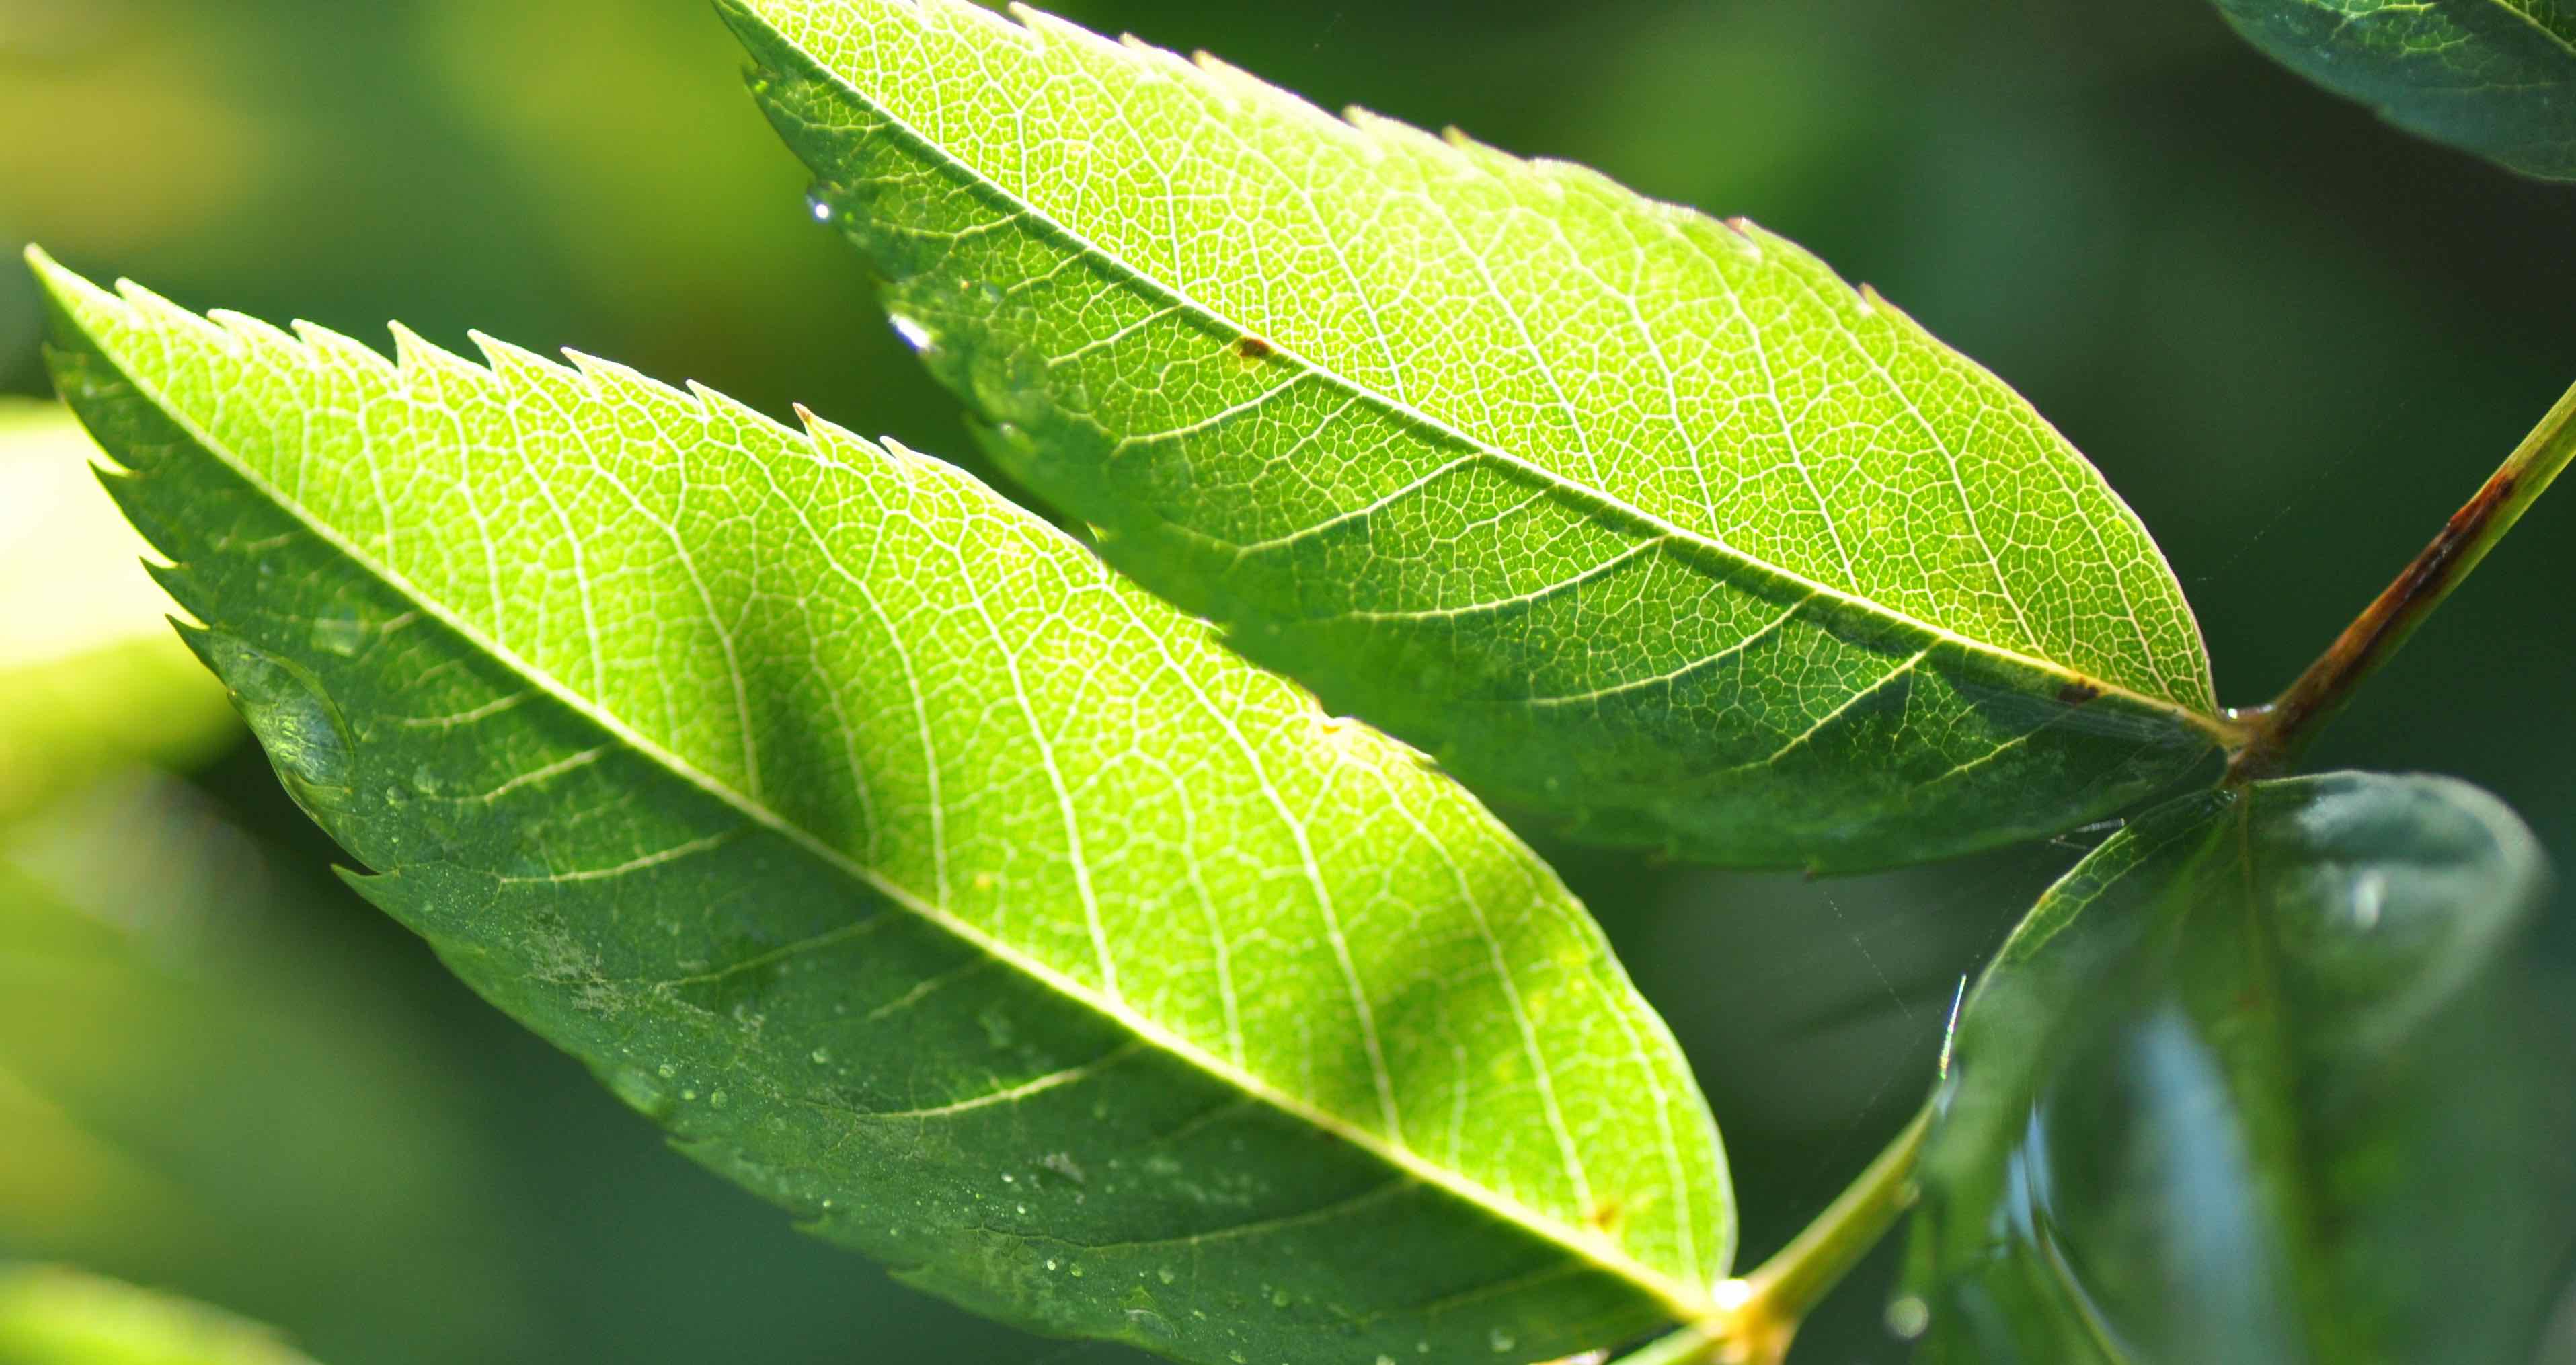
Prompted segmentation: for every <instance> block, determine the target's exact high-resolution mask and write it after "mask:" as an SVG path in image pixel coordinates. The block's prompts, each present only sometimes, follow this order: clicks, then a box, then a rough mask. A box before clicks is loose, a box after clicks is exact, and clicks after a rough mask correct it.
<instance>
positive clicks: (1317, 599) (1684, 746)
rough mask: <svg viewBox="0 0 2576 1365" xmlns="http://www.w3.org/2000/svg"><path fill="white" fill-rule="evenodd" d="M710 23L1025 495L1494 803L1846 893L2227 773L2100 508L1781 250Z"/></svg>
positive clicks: (1857, 293)
mask: <svg viewBox="0 0 2576 1365" xmlns="http://www.w3.org/2000/svg"><path fill="white" fill-rule="evenodd" d="M725 9H726V12H727V13H728V15H729V16H730V17H731V18H732V20H733V22H734V25H735V27H736V29H737V30H738V31H739V32H740V33H741V35H742V37H743V39H744V41H745V42H746V43H747V44H748V46H749V47H750V49H751V51H752V53H753V55H754V58H755V59H756V61H757V62H758V63H759V66H760V68H761V74H760V75H759V77H758V79H757V87H758V91H759V93H760V96H761V98H762V101H763V103H764V104H765V106H766V107H767V108H768V110H769V112H770V115H771V119H772V121H773V122H774V123H775V124H776V125H777V126H778V128H779V129H780V131H781V132H782V133H783V134H784V135H785V137H786V139H787V141H788V142H789V143H790V145H792V146H793V147H794V148H795V150H796V152H797V153H798V155H799V156H801V157H802V158H803V159H804V160H805V161H806V162H807V163H808V164H809V165H810V166H811V167H812V168H813V170H814V172H815V175H816V176H817V182H818V183H817V190H816V194H817V200H816V202H817V204H818V206H819V210H820V211H821V212H823V213H824V214H825V215H827V216H837V217H839V218H840V219H841V220H842V221H843V222H844V223H845V225H846V227H847V229H848V231H849V233H850V235H851V237H852V238H853V240H854V241H856V242H857V243H858V244H859V245H860V246H861V247H862V248H863V249H864V250H865V251H866V252H867V253H868V254H869V256H870V257H871V259H872V260H873V261H874V263H875V266H876V269H877V270H878V271H879V272H880V273H881V274H882V275H883V276H884V277H885V279H886V293H887V298H888V301H889V305H890V307H891V308H892V309H893V310H894V312H895V315H896V326H897V327H898V328H899V329H900V330H901V331H902V332H903V333H904V334H905V335H906V336H907V337H908V338H909V339H911V340H912V341H913V342H914V343H915V345H916V346H917V347H918V348H919V349H920V350H921V352H922V353H923V355H924V356H925V357H926V358H927V359H928V361H929V363H930V366H931V369H932V370H933V372H934V373H936V374H938V375H939V376H940V377H941V378H942V379H943V380H945V381H946V382H947V383H948V384H950V385H951V386H952V387H954V388H955V389H956V390H957V391H958V392H959V393H961V394H962V395H964V396H965V397H966V398H967V399H968V400H969V402H970V403H971V404H972V405H973V407H974V409H975V411H976V412H977V413H978V414H979V415H980V417H981V418H982V419H983V420H984V422H985V423H986V425H987V428H988V430H989V433H990V444H991V447H992V449H993V451H994V452H995V454H996V456H997V458H999V459H1000V460H1002V461H1003V462H1004V463H1005V464H1006V466H1007V467H1008V468H1009V469H1010V470H1011V471H1012V472H1013V473H1014V474H1015V475H1017V476H1018V477H1020V478H1022V479H1024V480H1025V481H1027V482H1028V483H1029V484H1030V485H1031V486H1032V487H1034V488H1036V489H1037V490H1038V491H1039V492H1040V493H1042V494H1043V495H1045V496H1046V497H1047V498H1049V499H1050V500H1052V501H1053V502H1055V503H1056V504H1057V505H1058V506H1060V507H1061V508H1063V509H1064V510H1065V511H1067V512H1069V513H1071V514H1072V515H1074V516H1076V517H1078V518H1080V519H1082V520H1084V521H1086V522H1089V523H1091V524H1093V525H1095V526H1096V527H1097V528H1098V530H1099V534H1100V538H1101V546H1102V551H1103V553H1104V554H1105V555H1106V556H1107V557H1108V558H1109V559H1110V561H1111V562H1112V563H1113V564H1115V565H1117V566H1118V567H1120V568H1121V569H1124V570H1126V571H1127V572H1129V573H1131V574H1133V575H1135V576H1136V577H1137V578H1138V579H1140V580H1141V581H1143V582H1144V583H1145V584H1147V585H1148V586H1149V587H1151V588H1153V589H1154V590H1156V591H1157V592H1160V593H1162V594H1163V595H1165V596H1167V597H1169V598H1171V599H1173V600H1174V601H1176V602H1178V603H1180V604H1181V605H1182V606H1184V607H1185V608H1187V609H1189V610H1191V611H1194V612H1198V613H1200V614H1202V615H1205V616H1208V617H1210V618H1212V619H1214V620H1215V621H1217V622H1218V623H1220V624H1221V625H1222V626H1224V627H1225V628H1226V629H1227V630H1228V632H1229V635H1230V641H1231V643H1233V644H1234V645H1236V646H1237V647H1238V648H1240V649H1242V650H1243V651H1244V652H1245V653H1247V654H1249V655H1250V656H1251V657H1252V658H1254V659H1256V660H1258V661H1260V662H1263V663H1267V664H1269V665H1271V666H1273V667H1276V668H1279V669H1282V670H1283V671H1287V672H1289V673H1291V674H1293V675H1295V676H1297V677H1299V678H1300V679H1302V680H1304V681H1306V682H1308V683H1309V684H1311V685H1312V686H1314V687H1315V688H1316V689H1317V690H1318V691H1319V693H1320V694H1321V695H1322V697H1323V699H1324V702H1325V704H1326V706H1327V707H1330V708H1333V709H1336V710H1348V711H1350V712H1352V713H1354V714H1357V715H1360V716H1363V717H1366V718H1368V719H1370V720H1373V721H1375V722H1377V723H1379V724H1381V725H1384V726H1386V727H1387V728H1388V729H1390V730H1392V731H1393V732H1395V733H1396V734H1398V735H1400V736H1402V737H1404V738H1406V739H1409V740H1411V741H1413V742H1414V743H1416V744H1418V745H1420V746H1422V747H1423V748H1425V749H1426V750H1428V751H1429V752H1431V753H1433V754H1434V755H1435V756H1436V757H1437V758H1438V759H1439V760H1440V761H1441V762H1442V763H1444V764H1446V765H1448V766H1450V767H1451V768H1452V769H1453V770H1455V771H1456V772H1457V773H1458V774H1459V775H1460V776H1461V777H1463V778H1464V779H1465V780H1466V781H1467V782H1468V783H1469V784H1470V785H1471V786H1474V787H1476V788H1477V789H1478V790H1480V791H1482V792H1484V793H1486V794H1488V795H1490V796H1494V797H1497V798H1507V799H1510V800H1512V801H1516V802H1522V803H1529V804H1532V805H1535V806H1537V807H1540V808H1543V809H1546V810H1550V811H1554V812H1557V813H1560V814H1562V815H1566V816H1570V817H1572V818H1573V820H1574V822H1575V824H1576V828H1577V829H1578V831H1579V832H1581V833H1583V834H1585V835H1587V836H1589V837H1592V838H1595V839H1600V840H1606V841H1613V842H1623V843H1646V844H1656V845H1664V846H1668V847H1671V848H1673V849H1675V850H1677V851H1680V852H1683V853H1686V854H1689V855H1691V856H1695V857H1701V858H1707V859H1711V860H1715V861H1719V862H1727V863H1736V864H1746V865H1805V866H1808V867H1812V868H1822V869H1846V868H1860V867H1868V866H1875V865H1883V864H1891V863H1900V862H1906V861H1911V860H1916V859H1922V858H1929V857H1936V856H1940V855H1944V854H1949V853H1956V852H1960V851H1963V850H1967V849H1972V848H1977V847H1982V846H1987V845H1992V844H1999V843H2006V842H2010V841H2012V840H2016V839H2020V838H2023V837H2026V836H2029V835H2031V834H2034V833H2040V832H2047V831H2051V830H2055V829H2058V828H2061V827H2064V826H2067V825H2071V824H2074V823H2077V822H2080V821H2082V820H2085V819H2089V818H2092V817H2094V816H2097V815H2099V814H2101V813H2103V812H2104V811H2107V810H2109V809H2112V808H2114V807H2117V806H2119V805H2121V804H2123V803H2125V802H2127V801H2129V800H2131V799H2133V798H2135V797H2137V796H2138V795H2140V794H2141V793H2143V792H2145V791H2147V790H2149V789H2151V788H2153V787H2154V786H2156V785H2158V784H2159V783H2161V782H2163V781H2164V780H2166V779H2169V778H2171V777H2172V776H2174V775H2175V774H2176V773H2177V772H2179V771H2180V770H2182V769H2183V768H2185V767H2187V766H2188V765H2190V764H2191V763H2192V762H2193V761H2194V760H2195V759H2197V758H2198V757H2200V756H2201V755H2203V754H2205V753H2206V752H2207V751H2208V750H2209V748H2210V747H2211V745H2212V744H2213V742H2214V741H2215V740H2216V739H2217V738H2220V737H2222V736H2223V732H2224V729H2225V727H2224V726H2223V725H2222V723H2221V722H2219V721H2218V720H2216V719H2214V716H2215V714H2216V707H2215V704H2214V702H2213V698H2212V691H2211V683H2210V676H2209V669H2208V664H2207V661H2206V659H2205V657H2204V653H2203V650H2202V646H2201V641H2200V635H2199V628H2198V626H2197V625H2196V624H2195V622H2194V621H2193V619H2192V615H2191V611H2190V608H2189V606H2188V605H2187V604H2186V603H2185V602H2184V600H2183V595H2182V591H2181V589H2180V587H2179V586H2178V585H2177V584H2176V582H2175V580H2174V577H2173V575H2172V573H2171V571H2170V570H2169V569H2168V568H2167V566H2166V565H2165V563H2164V561H2163V559H2162V557H2161V556H2160V555H2159V553H2158V552H2157V550H2156V548H2155V546H2154V544H2153V542H2152V541H2150V540H2149V538H2148V536H2147V534H2146V532H2145V531H2144V529H2142V528H2141V527H2140V526H2139V524H2138V522H2137V519H2136V518H2135V517H2134V516H2133V515H2131V513H2130V512H2129V510H2128V508H2127V507H2126V506H2125V505H2123V504H2122V503H2121V501H2120V500H2119V498H2118V497H2117V496H2116V495H2114V494H2113V493H2112V492H2111V490H2110V488H2109V487H2108V486H2107V485H2105V484H2104V482H2103V481H2102V479H2101V477H2100V475H2099V474H2098V473H2096V472H2095V471H2094V469H2093V468H2092V467H2091V466H2090V465H2089V464H2087V463H2086V462H2085V461H2084V459H2083V458H2082V457H2081V456H2080V455H2078V454H2077V453H2076V452H2075V451H2074V450H2073V449H2072V448H2071V447H2069V446H2068V445H2067V443H2066V441H2065V440H2064V439H2063V438H2061V437H2060V436H2059V435H2058V434H2057V432H2056V431H2055V430H2053V429H2052V428H2051V427H2050V426H2049V425H2048V424H2047V423H2046V422H2045V421H2043V420H2041V418H2040V417H2039V415H2038V414H2037V413H2035V412H2034V411H2032V409H2031V408H2030V406H2029V405H2028V404H2027V403H2025V402H2023V401H2022V400H2021V399H2020V398H2019V397H2017V396H2016V395H2014V394H2013V393H2012V391H2011V390H2009V389H2007V388H2006V387H2004V385H2003V384H2002V383H2000V382H1999V381H1997V380H1996V379H1995V378H1994V377H1993V376H1992V375H1990V374H1988V373H1986V372H1985V371H1984V370H1982V369H1980V368H1978V367H1977V366H1976V365H1974V364H1972V363H1971V362H1969V361H1968V360H1966V359H1965V358H1963V357H1961V356H1960V355H1958V354H1957V353H1955V352H1953V351H1951V350H1949V349H1948V348H1946V347H1944V346H1942V345H1941V344H1940V343H1939V342H1937V341H1935V340H1934V339H1933V338H1932V337H1931V336H1930V335H1929V334H1927V333H1926V332H1924V331H1923V330H1922V328H1920V327H1919V326H1917V325H1916V324H1915V323H1913V322H1912V321H1911V320H1909V319H1908V318H1906V317H1905V316H1904V315H1903V314H1901V313H1899V312H1898V311H1897V310H1896V309H1895V308H1893V307H1891V306H1890V305H1888V304H1887V302H1886V301H1885V300H1883V299H1881V298H1879V297H1878V296H1877V295H1876V294H1874V293H1872V292H1870V291H1868V290H1866V289H1861V290H1855V289H1853V288H1852V287H1851V286H1849V285H1847V284H1845V283H1844V282H1843V281H1842V280H1840V279H1838V278H1837V277H1836V276H1835V275H1834V274H1833V273H1832V271H1830V270H1829V269H1827V268H1826V267H1825V266H1824V265H1823V264H1821V263H1820V262H1818V261H1817V260H1816V259H1815V258H1813V257H1811V256H1809V255H1807V254H1806V253H1805V252H1803V251H1801V250H1800V249H1799V248H1797V247H1796V246H1795V245H1793V244H1791V243H1789V242H1787V241H1784V240H1782V239H1780V238H1778V237H1775V236H1773V235H1771V234H1769V233H1766V232H1764V231H1762V230H1761V229H1759V228H1756V227H1753V226H1751V225H1750V224H1747V223H1744V222H1741V221H1736V222H1719V221H1717V220H1715V219H1712V218H1708V217H1704V216H1702V215H1700V214H1698V213H1694V212H1692V211H1690V210H1688V209H1683V208H1677V207H1673V206H1671V205H1666V204H1658V203H1653V202H1650V201H1648V200H1645V199H1642V198H1640V197H1638V196H1636V195H1634V194H1632V193H1630V192H1628V191H1626V190H1624V189H1621V188H1620V187H1619V186H1617V185H1615V184H1612V183H1611V182H1609V181H1608V180H1606V179H1604V178H1602V177H1601V176H1599V175H1597V174H1595V173H1593V172H1590V171H1587V170H1584V169H1582V168H1580V167H1576V166H1570V165H1566V164H1563V163H1557V162H1546V161H1537V162H1530V161H1521V160H1516V159H1514V158H1512V157H1509V156H1506V155H1504V154H1502V153H1500V152H1497V151H1494V150H1492V149H1490V148H1487V147H1482V146H1479V145H1476V144H1474V143H1472V142H1469V141H1466V140H1465V139H1463V138H1457V137H1452V138H1449V139H1445V140H1444V139H1441V138H1436V137H1431V136H1428V135H1426V134H1423V133H1421V132H1418V131H1416V130H1414V129H1412V128H1408V127H1404V126H1402V125H1398V124H1395V123H1391V122H1389V121H1387V120H1384V119H1380V118H1377V117H1374V116H1371V115H1368V114H1366V113H1363V112H1358V111H1354V112H1352V113H1351V114H1350V115H1349V116H1348V117H1347V118H1335V117H1333V116H1331V115H1328V114H1326V113H1324V112H1322V111H1320V110H1318V109H1315V108H1313V107H1311V106H1309V105H1306V104H1304V103H1302V102H1301V101H1299V100H1297V99H1296V98H1295V97H1293V96H1291V95H1289V94H1287V93H1285V92H1282V91H1280V90H1277V89H1275V88H1272V87H1270V86H1267V85H1264V84H1262V83H1261V82H1260V81H1258V80H1256V79H1254V78H1252V77H1250V76H1247V75H1245V74H1244V73H1242V72H1239V71H1236V70H1233V69H1232V68H1229V67H1226V66H1223V65H1221V64H1219V63H1216V62H1214V61H1211V60H1207V59H1204V58H1203V59H1201V60H1199V61H1197V62H1195V63H1193V62H1191V61H1187V60H1184V59H1182V58H1179V57H1176V56H1174V55H1172V54H1170V53H1167V52H1161V51H1157V50H1155V49H1152V48H1149V47H1145V46H1143V45H1141V44H1138V43H1135V42H1132V41H1131V42H1128V43H1124V44H1121V43H1117V42H1111V41H1108V40H1106V39H1103V38H1100V37H1097V36H1094V35H1092V34H1089V33H1086V32H1083V31H1082V30H1080V29H1077V28H1075V27H1073V26H1071V25H1069V24H1066V23H1064V22H1062V21H1060V20H1056V19H1053V18H1050V17H1048V16H1045V15H1042V14H1038V13H1035V12H1032V11H1029V10H1026V9H1015V10H1014V11H1013V14H1014V15H1015V16H1016V20H1017V21H1016V22H1014V21H1013V20H1012V19H1006V18H1003V17H1001V16H998V15H995V14H992V13H989V12H987V11H984V10H980V9H976V8H974V7H972V6H969V5H967V4H964V3H960V2H959V0H920V3H918V4H915V3H910V2H909V0H725Z"/></svg>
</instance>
